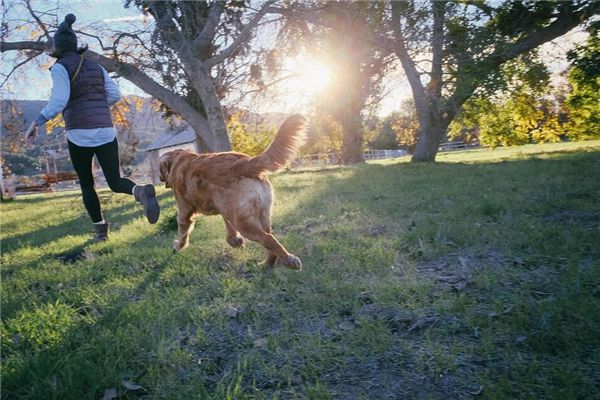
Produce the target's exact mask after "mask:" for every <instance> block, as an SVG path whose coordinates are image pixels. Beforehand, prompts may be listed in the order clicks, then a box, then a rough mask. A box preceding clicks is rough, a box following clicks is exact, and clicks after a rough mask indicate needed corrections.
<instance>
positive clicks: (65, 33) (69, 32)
mask: <svg viewBox="0 0 600 400" xmlns="http://www.w3.org/2000/svg"><path fill="white" fill-rule="evenodd" d="M75 20H76V18H75V16H74V15H73V14H67V16H66V17H65V21H64V22H61V24H60V25H59V26H58V30H57V31H56V33H55V34H54V48H55V49H56V50H57V51H58V52H59V53H60V54H64V53H66V52H68V51H77V36H75V32H73V28H72V27H71V25H73V22H75Z"/></svg>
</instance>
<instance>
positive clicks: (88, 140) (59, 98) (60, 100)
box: [36, 64, 121, 147]
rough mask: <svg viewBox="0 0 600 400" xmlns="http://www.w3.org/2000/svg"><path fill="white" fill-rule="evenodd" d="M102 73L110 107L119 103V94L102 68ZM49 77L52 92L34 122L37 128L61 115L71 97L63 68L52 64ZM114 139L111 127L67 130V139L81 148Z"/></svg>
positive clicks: (114, 132)
mask: <svg viewBox="0 0 600 400" xmlns="http://www.w3.org/2000/svg"><path fill="white" fill-rule="evenodd" d="M100 68H102V67H100ZM102 72H103V74H104V91H105V93H106V101H107V102H108V105H109V106H111V105H113V104H115V103H116V102H117V101H119V99H120V98H121V92H120V91H119V87H118V86H117V85H116V84H115V82H114V81H113V80H112V79H111V78H110V76H109V75H108V72H106V70H105V69H104V68H102ZM50 76H51V77H52V92H51V94H50V100H49V101H48V104H47V105H46V107H44V108H43V109H42V111H41V112H40V115H39V116H38V118H37V120H36V122H37V124H38V126H42V125H44V124H45V123H46V122H47V121H48V120H51V119H52V118H54V117H56V116H57V115H58V114H59V113H61V112H62V111H63V110H64V109H65V107H66V106H67V103H68V102H69V97H70V96H71V82H70V81H69V73H68V72H67V70H66V69H65V67H63V66H62V65H60V64H54V66H53V67H52V69H51V70H50ZM116 137H117V132H116V131H115V128H114V127H112V126H111V127H107V128H93V129H69V130H67V139H69V141H70V142H73V143H75V144H76V145H77V146H81V147H96V146H101V145H103V144H106V143H110V142H112V141H113V140H115V138H116Z"/></svg>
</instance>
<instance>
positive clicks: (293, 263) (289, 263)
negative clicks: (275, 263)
mask: <svg viewBox="0 0 600 400" xmlns="http://www.w3.org/2000/svg"><path fill="white" fill-rule="evenodd" d="M281 263H282V264H283V265H285V266H286V267H288V268H290V269H295V270H301V269H302V261H300V259H299V258H298V257H296V256H295V255H293V254H290V255H288V256H287V257H286V258H285V259H283V260H281Z"/></svg>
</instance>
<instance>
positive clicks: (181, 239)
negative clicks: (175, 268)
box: [173, 209, 195, 251]
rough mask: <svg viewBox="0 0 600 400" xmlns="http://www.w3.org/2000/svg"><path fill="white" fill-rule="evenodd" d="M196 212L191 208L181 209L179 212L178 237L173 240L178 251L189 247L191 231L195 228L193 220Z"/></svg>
mask: <svg viewBox="0 0 600 400" xmlns="http://www.w3.org/2000/svg"><path fill="white" fill-rule="evenodd" d="M193 215H194V213H193V212H192V211H191V210H187V209H186V210H179V213H178V214H177V231H178V235H177V239H176V240H174V241H173V248H174V249H175V250H177V251H180V250H183V249H185V248H186V247H188V244H189V242H190V240H189V238H190V233H192V231H193V230H194V225H195V221H193V220H192V216H193Z"/></svg>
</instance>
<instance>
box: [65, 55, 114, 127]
mask: <svg viewBox="0 0 600 400" xmlns="http://www.w3.org/2000/svg"><path fill="white" fill-rule="evenodd" d="M81 57H82V56H81V55H79V54H77V53H75V52H69V53H66V54H65V55H64V56H62V57H61V58H59V59H58V60H57V61H56V62H57V63H58V64H60V65H62V66H63V67H65V69H66V70H67V72H68V74H69V80H71V79H72V78H73V75H75V71H76V70H77V66H78V65H79V61H80V60H81ZM63 118H64V120H65V125H66V128H67V129H93V128H107V127H111V126H113V123H112V119H111V117H110V110H109V108H108V102H107V101H106V93H105V91H104V73H103V72H102V68H101V67H100V64H98V63H97V62H95V61H92V60H88V59H85V60H84V61H83V64H82V66H81V69H80V70H79V74H77V77H76V78H75V80H74V81H73V82H72V83H71V96H70V97H69V102H68V103H67V106H66V107H65V109H64V110H63Z"/></svg>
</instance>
